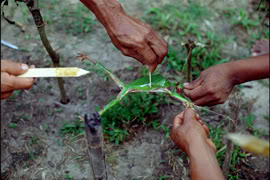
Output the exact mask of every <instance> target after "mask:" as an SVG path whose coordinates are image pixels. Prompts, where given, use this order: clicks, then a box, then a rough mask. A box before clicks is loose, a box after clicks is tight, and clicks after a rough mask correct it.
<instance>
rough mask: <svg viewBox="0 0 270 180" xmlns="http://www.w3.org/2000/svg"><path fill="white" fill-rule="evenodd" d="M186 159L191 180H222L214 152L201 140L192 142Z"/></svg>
mask: <svg viewBox="0 0 270 180" xmlns="http://www.w3.org/2000/svg"><path fill="white" fill-rule="evenodd" d="M188 157H189V159H190V169H191V177H192V180H224V176H223V174H222V171H221V169H220V167H219V165H218V162H217V159H216V154H215V152H214V151H213V150H212V149H211V148H210V146H209V145H208V144H207V143H206V142H203V140H198V141H197V142H193V145H191V146H190V149H189V152H188Z"/></svg>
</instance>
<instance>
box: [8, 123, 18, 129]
mask: <svg viewBox="0 0 270 180" xmlns="http://www.w3.org/2000/svg"><path fill="white" fill-rule="evenodd" d="M8 127H10V128H16V127H17V124H15V123H9V124H8Z"/></svg>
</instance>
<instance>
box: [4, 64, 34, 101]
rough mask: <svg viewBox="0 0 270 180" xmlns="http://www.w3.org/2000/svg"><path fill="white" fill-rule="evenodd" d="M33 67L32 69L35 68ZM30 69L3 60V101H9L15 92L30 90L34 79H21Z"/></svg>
mask: <svg viewBox="0 0 270 180" xmlns="http://www.w3.org/2000/svg"><path fill="white" fill-rule="evenodd" d="M34 67H35V66H33V65H32V66H31V67H30V68H34ZM28 69H29V67H28V65H26V64H20V63H15V62H12V61H6V60H1V99H7V98H8V97H9V96H11V94H12V92H13V91H14V90H19V89H21V90H23V89H30V88H31V87H32V85H33V83H34V78H19V77H16V76H17V75H21V74H24V73H25V72H26V71H27V70H28Z"/></svg>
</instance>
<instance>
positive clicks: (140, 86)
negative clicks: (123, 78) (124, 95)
mask: <svg viewBox="0 0 270 180" xmlns="http://www.w3.org/2000/svg"><path fill="white" fill-rule="evenodd" d="M149 83H150V82H149V77H148V76H147V77H141V78H139V79H136V80H135V81H132V82H130V83H128V84H127V87H128V88H129V89H137V90H152V89H156V88H166V87H170V86H171V83H170V82H169V81H168V80H167V79H165V78H164V77H163V76H162V75H161V74H157V75H153V76H152V83H151V85H152V86H151V87H150V85H149Z"/></svg>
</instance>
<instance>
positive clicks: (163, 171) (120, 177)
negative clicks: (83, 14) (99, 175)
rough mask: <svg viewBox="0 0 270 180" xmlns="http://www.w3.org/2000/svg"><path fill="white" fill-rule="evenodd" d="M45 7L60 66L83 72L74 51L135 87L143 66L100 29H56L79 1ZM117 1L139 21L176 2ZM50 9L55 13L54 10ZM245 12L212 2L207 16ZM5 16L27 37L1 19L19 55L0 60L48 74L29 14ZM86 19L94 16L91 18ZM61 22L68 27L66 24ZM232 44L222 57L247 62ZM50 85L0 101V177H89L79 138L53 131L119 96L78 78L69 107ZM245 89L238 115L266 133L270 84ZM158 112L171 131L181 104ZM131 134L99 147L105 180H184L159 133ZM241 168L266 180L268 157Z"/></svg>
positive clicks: (93, 76)
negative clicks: (102, 149) (230, 10)
mask: <svg viewBox="0 0 270 180" xmlns="http://www.w3.org/2000/svg"><path fill="white" fill-rule="evenodd" d="M48 2H49V3H48V4H45V3H44V2H43V3H42V5H41V6H42V8H41V9H42V12H44V11H46V8H48V9H49V12H53V13H55V14H53V15H51V16H53V17H54V19H52V20H51V22H49V23H48V26H47V27H46V30H47V34H48V38H49V40H50V42H51V43H52V46H53V47H54V48H55V49H57V52H58V53H59V54H60V55H61V61H62V64H63V65H64V66H66V67H69V66H70V67H73V66H76V67H81V68H87V65H86V64H84V63H81V62H79V61H77V60H76V59H75V57H76V55H77V52H84V53H86V54H89V55H91V57H93V58H95V59H97V60H99V61H100V62H102V63H103V64H104V65H105V66H107V67H109V68H110V69H111V70H112V71H113V72H115V73H116V74H117V75H118V76H119V77H120V78H121V79H122V80H124V81H125V82H128V81H131V80H134V79H136V78H137V77H138V76H139V75H140V73H141V69H142V66H141V65H140V64H139V63H137V61H134V60H132V59H131V58H128V57H125V56H123V55H122V54H121V53H120V52H119V51H118V50H117V49H116V48H115V47H114V46H113V45H112V43H111V42H110V39H109V38H108V36H107V34H106V31H105V30H104V28H103V27H102V25H101V24H99V23H98V22H97V24H95V25H93V30H92V31H91V32H88V33H77V32H76V31H74V30H73V28H74V27H72V26H69V25H68V23H67V24H64V23H61V21H62V20H63V19H64V16H61V17H59V16H58V15H61V12H62V11H65V10H66V9H69V8H70V9H72V8H75V7H76V6H79V5H78V3H77V1H74V0H69V1H68V0H66V1H57V0H52V1H48ZM121 2H122V3H123V6H124V8H125V9H126V11H127V12H128V13H129V14H131V15H134V16H137V17H138V18H140V17H141V16H142V14H143V13H144V12H145V11H146V10H147V9H149V8H151V7H159V6H162V5H164V4H166V3H178V1H176V0H138V1H134V0H121ZM197 2H201V3H202V4H205V5H207V4H209V3H210V2H211V1H210V0H208V1H200V0H197ZM181 3H183V5H185V4H187V3H188V1H186V0H183V1H182V2H181ZM55 4H57V6H56V7H59V9H52V6H54V5H55ZM243 5H245V6H247V2H245V1H237V3H232V1H218V2H217V3H215V4H214V5H213V9H215V10H216V12H217V14H218V12H219V11H218V10H219V9H221V8H225V7H228V8H229V7H231V8H237V7H238V6H243ZM13 7H15V6H13ZM60 7H61V8H60ZM65 8H66V9H65ZM8 9H12V8H11V7H9V8H7V10H6V11H7V13H6V14H7V16H8V17H9V18H12V19H16V20H18V21H20V22H22V23H23V24H24V27H25V32H21V30H20V28H18V27H16V26H12V25H9V24H8V23H7V22H6V21H5V20H4V19H3V17H1V39H2V40H6V41H8V42H10V43H12V44H15V45H17V46H18V47H19V48H23V49H24V51H18V50H13V49H10V48H7V47H5V46H1V59H12V60H15V61H18V62H24V63H29V64H34V65H35V66H36V67H51V66H52V64H51V60H50V57H49V56H48V55H47V53H46V51H45V49H44V48H43V47H42V44H41V41H40V40H39V37H38V32H37V30H36V27H35V26H34V24H33V22H32V18H31V16H30V14H29V13H27V11H25V10H20V6H19V7H18V8H17V9H16V10H15V11H14V12H12V11H10V12H9V13H8ZM49 12H44V18H45V20H47V21H49V20H50V19H48V18H47V17H51V16H50V15H49ZM89 16H93V15H92V14H91V13H90V12H89ZM215 16H218V15H215ZM61 18H63V19H61ZM77 18H80V17H77ZM64 20H65V21H68V17H66V19H64ZM218 24H220V22H217V23H216V24H215V23H213V29H214V30H215V31H217V32H221V33H228V34H229V33H230V28H232V27H230V26H227V25H226V24H224V25H223V27H224V28H216V27H218ZM225 27H226V28H225ZM67 30H70V31H71V33H70V32H67ZM234 43H236V44H237V46H234V45H233V44H228V45H227V46H226V47H224V51H223V53H224V54H226V53H227V54H230V57H233V58H241V57H246V56H248V55H250V50H249V48H248V46H245V45H243V42H241V38H240V40H238V41H237V42H234ZM159 70H162V67H159V68H158V71H159ZM56 84H57V83H56V79H53V78H39V79H37V81H36V83H35V85H34V86H33V88H32V89H31V90H25V91H19V92H16V93H15V97H14V98H11V99H7V100H1V178H3V179H10V180H15V179H16V180H30V179H35V180H40V179H42V180H45V179H46V180H53V179H57V180H62V179H67V175H68V174H70V175H72V177H73V179H75V180H83V179H89V178H88V177H91V174H90V173H91V172H90V167H89V163H88V160H87V154H86V151H85V148H84V147H85V146H84V141H83V138H82V137H77V138H76V139H75V140H72V139H71V138H69V137H60V136H59V134H58V132H59V128H60V127H61V126H63V124H64V123H65V122H67V121H71V120H74V119H76V118H77V117H78V115H83V114H84V113H86V112H89V111H93V110H94V109H95V108H96V107H97V106H99V107H102V106H104V105H105V104H106V103H107V102H108V99H109V98H110V97H112V96H115V95H116V94H117V92H116V91H115V89H117V87H116V86H115V84H114V83H113V82H112V81H110V80H109V81H106V80H105V79H104V78H103V77H102V76H99V75H97V73H95V72H91V73H90V75H87V76H84V77H80V78H68V79H67V78H66V79H65V88H66V91H67V95H68V96H69V98H70V103H69V104H67V105H63V104H61V103H60V102H59V100H60V95H59V90H58V87H57V85H56ZM246 87H248V88H245V86H244V88H241V90H240V91H241V92H242V93H243V97H242V99H243V104H248V105H250V106H248V108H246V109H243V114H245V113H247V111H250V109H252V112H253V113H254V114H255V116H256V118H255V125H256V127H257V128H264V129H265V130H266V132H267V134H268V132H269V121H266V120H265V119H264V116H265V115H269V79H268V80H264V81H256V82H250V83H248V84H246ZM162 108H163V109H161V112H162V113H161V114H162V115H161V118H160V121H161V123H162V124H166V125H170V123H171V121H172V118H173V117H174V116H175V115H176V114H177V113H179V112H181V111H182V110H183V109H184V107H183V105H181V104H178V105H177V103H173V104H171V105H167V106H164V107H162ZM213 110H214V111H216V112H220V113H224V112H226V113H227V115H229V113H228V112H229V111H228V108H227V104H224V105H218V106H216V107H214V108H213ZM202 119H203V120H205V121H206V122H209V123H213V124H216V125H217V124H219V121H218V120H217V119H220V116H219V115H217V114H211V113H210V114H208V115H205V116H204V115H202ZM10 123H15V124H16V125H17V127H16V128H10V127H9V124H10ZM135 134H136V135H135V136H134V137H133V138H131V139H129V140H128V141H126V142H124V143H123V144H120V145H118V146H116V145H114V144H112V143H110V142H105V153H106V163H107V169H108V176H109V179H110V180H111V179H112V180H113V179H115V180H131V179H137V180H142V179H151V180H152V179H153V180H154V179H161V177H162V176H165V175H167V176H168V178H167V179H183V180H187V179H190V172H189V168H188V160H187V157H186V155H185V154H184V153H183V152H181V151H180V150H178V149H177V148H176V147H175V146H174V144H173V143H172V142H171V140H170V139H169V138H166V137H165V134H164V133H162V132H159V131H155V130H153V129H151V128H145V127H142V128H139V129H138V130H137V132H136V133H135ZM266 138H269V137H267V136H266ZM35 140H38V143H33V142H35ZM33 157H34V158H33ZM246 163H247V164H249V166H245V167H244V166H243V171H244V172H245V174H246V175H247V176H245V177H246V178H245V179H269V169H268V167H269V160H268V159H267V158H263V157H259V156H254V155H250V156H249V157H248V158H247V162H246Z"/></svg>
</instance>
